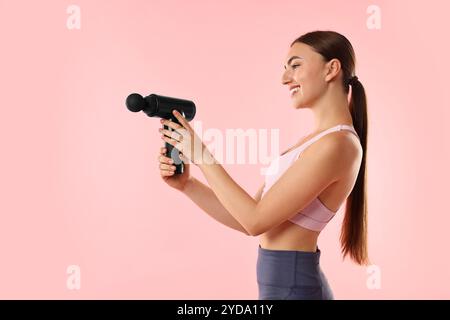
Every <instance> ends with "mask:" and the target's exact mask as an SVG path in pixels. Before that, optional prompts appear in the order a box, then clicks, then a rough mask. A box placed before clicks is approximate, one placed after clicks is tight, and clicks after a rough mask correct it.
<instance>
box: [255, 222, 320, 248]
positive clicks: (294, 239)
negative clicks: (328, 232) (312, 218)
mask: <svg viewBox="0 0 450 320" xmlns="http://www.w3.org/2000/svg"><path fill="white" fill-rule="evenodd" d="M319 234H320V232H317V231H312V230H308V229H305V228H302V227H300V226H298V225H296V224H294V223H292V222H290V221H285V222H283V223H282V224H280V225H279V226H278V227H275V228H273V229H271V230H269V231H267V232H265V233H263V234H261V235H260V237H259V244H260V245H261V247H262V248H264V249H270V250H297V251H309V252H315V251H316V249H317V238H318V237H319Z"/></svg>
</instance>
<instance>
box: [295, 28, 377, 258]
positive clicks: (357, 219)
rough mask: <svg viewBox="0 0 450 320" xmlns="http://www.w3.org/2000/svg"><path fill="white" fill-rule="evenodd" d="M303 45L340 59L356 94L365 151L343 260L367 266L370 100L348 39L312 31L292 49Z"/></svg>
mask: <svg viewBox="0 0 450 320" xmlns="http://www.w3.org/2000/svg"><path fill="white" fill-rule="evenodd" d="M296 42H301V43H304V44H306V45H309V46H310V47H312V49H313V50H314V51H316V52H317V53H319V54H321V55H322V56H323V58H324V59H325V61H330V60H331V59H338V60H339V61H340V63H341V69H342V72H343V77H342V81H343V87H344V88H345V93H347V94H348V92H349V89H350V86H349V83H351V86H352V95H351V100H350V106H349V108H350V113H351V115H352V119H353V126H354V128H355V130H356V132H357V133H358V135H359V138H360V142H361V146H362V149H363V157H362V162H361V167H360V169H359V173H358V178H357V179H356V183H355V185H354V187H353V190H352V192H351V193H350V195H349V196H348V199H347V203H346V208H345V215H344V220H343V224H342V228H341V235H340V242H341V248H342V255H343V257H342V258H343V259H344V258H345V256H346V255H347V254H349V255H350V258H351V259H353V260H354V261H355V262H356V263H358V264H360V265H362V264H364V265H367V264H368V263H369V257H368V252H367V197H366V189H367V179H366V177H367V175H366V155H367V100H366V93H365V90H364V87H363V85H362V83H361V82H360V81H359V80H358V79H357V78H356V80H355V78H354V79H353V80H352V82H349V80H350V79H351V78H352V77H353V76H355V52H354V51H353V47H352V45H351V43H350V41H348V39H347V38H346V37H344V36H343V35H342V34H340V33H337V32H334V31H312V32H308V33H306V34H304V35H302V36H300V37H299V38H297V39H295V40H294V42H292V44H291V47H292V46H293V45H294V44H295V43H296Z"/></svg>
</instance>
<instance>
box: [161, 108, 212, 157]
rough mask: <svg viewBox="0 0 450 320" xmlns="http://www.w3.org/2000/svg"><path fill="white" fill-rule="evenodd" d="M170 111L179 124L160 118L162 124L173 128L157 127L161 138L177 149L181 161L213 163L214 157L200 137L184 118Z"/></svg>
mask: <svg viewBox="0 0 450 320" xmlns="http://www.w3.org/2000/svg"><path fill="white" fill-rule="evenodd" d="M172 113H173V115H174V116H175V117H176V118H177V120H178V122H179V123H180V124H181V125H180V124H178V123H175V122H173V121H169V120H166V119H161V123H162V124H164V125H166V126H168V127H170V128H172V129H174V130H173V131H170V130H165V129H162V128H161V129H159V132H160V133H162V134H163V136H162V137H161V138H162V139H163V140H164V141H165V142H167V143H169V144H171V145H172V146H174V148H176V149H178V151H179V153H180V159H181V160H183V162H186V161H190V162H192V163H193V164H195V165H198V164H201V163H206V164H212V163H215V162H216V161H215V159H214V157H213V156H212V154H211V153H210V152H209V150H208V148H207V147H206V146H205V145H204V143H203V142H202V140H201V139H200V137H199V136H198V135H197V134H196V133H195V131H194V129H192V127H191V126H190V125H189V122H188V121H187V120H186V118H185V117H183V116H182V115H181V114H180V113H179V112H178V111H176V110H174V111H173V112H172Z"/></svg>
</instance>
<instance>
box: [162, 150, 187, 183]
mask: <svg viewBox="0 0 450 320" xmlns="http://www.w3.org/2000/svg"><path fill="white" fill-rule="evenodd" d="M166 152H167V149H166V148H164V147H162V148H161V150H160V154H159V155H158V161H159V169H160V174H161V178H162V179H163V180H164V182H165V183H167V184H168V185H169V186H171V187H172V188H174V189H177V190H179V191H183V189H184V188H185V187H186V184H187V183H188V181H189V178H190V173H189V171H190V170H189V164H188V163H185V164H184V171H183V173H181V174H174V172H175V165H174V163H173V160H172V159H171V158H169V157H166ZM183 162H184V161H183Z"/></svg>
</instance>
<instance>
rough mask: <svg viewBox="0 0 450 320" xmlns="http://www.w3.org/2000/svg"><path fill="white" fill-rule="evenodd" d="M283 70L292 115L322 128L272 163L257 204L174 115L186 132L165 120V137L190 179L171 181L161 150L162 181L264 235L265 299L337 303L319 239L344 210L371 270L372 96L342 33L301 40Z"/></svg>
mask: <svg viewBox="0 0 450 320" xmlns="http://www.w3.org/2000/svg"><path fill="white" fill-rule="evenodd" d="M284 68H285V71H284V73H283V76H282V83H283V84H284V85H286V86H288V88H289V91H290V93H291V97H292V103H293V106H294V107H295V108H297V109H300V108H309V109H311V111H312V112H313V114H314V119H315V129H314V130H313V132H312V133H311V134H310V135H308V136H306V137H303V139H301V140H300V141H299V142H298V143H297V144H296V145H294V146H293V147H292V148H290V149H289V150H287V151H286V152H284V153H283V154H281V155H280V156H279V157H277V158H276V159H275V160H274V161H273V162H272V163H271V166H272V168H277V169H276V170H275V171H274V170H272V172H271V173H270V174H267V173H266V177H265V183H264V184H263V185H262V186H261V188H260V189H259V190H258V192H257V193H256V195H255V196H254V197H251V196H250V195H249V194H248V193H247V192H245V190H243V189H242V188H241V187H240V186H239V185H238V184H237V183H236V182H235V181H234V180H233V179H232V178H231V177H230V176H229V175H228V174H227V172H226V171H225V170H224V168H223V167H222V166H221V165H220V164H219V163H218V162H217V161H215V159H214V157H213V156H212V155H211V153H209V152H208V149H207V148H206V146H205V145H204V144H203V143H201V147H202V148H201V152H194V148H193V145H194V143H193V142H195V141H197V142H198V141H199V140H200V138H199V137H198V136H197V135H196V134H195V132H194V131H193V129H192V128H191V127H190V125H189V123H188V122H187V121H186V120H185V119H184V118H183V117H182V116H181V115H180V114H177V113H176V112H175V115H176V117H177V119H178V120H179V121H180V123H181V125H178V124H175V123H173V122H168V121H164V120H162V122H163V123H164V124H166V125H168V126H170V127H171V128H172V129H174V131H169V130H163V129H160V132H162V133H163V136H162V139H163V140H164V141H166V142H168V143H170V144H171V145H174V146H175V147H176V148H177V149H178V150H179V152H180V155H181V156H180V157H181V159H182V160H183V162H185V172H184V173H183V174H181V175H174V174H173V171H174V169H175V167H174V166H173V165H172V164H173V163H171V162H170V158H167V157H165V156H164V153H165V149H164V148H162V149H161V154H160V155H159V156H158V160H159V162H160V170H161V176H162V178H163V179H164V181H165V182H166V183H167V184H168V185H169V186H171V187H173V188H175V189H178V190H180V191H182V192H184V193H185V194H186V195H187V196H188V197H189V198H190V199H192V201H193V202H195V203H196V204H197V205H198V206H199V207H200V208H202V209H203V210H204V211H205V212H206V213H207V214H209V215H210V216H211V217H212V218H214V219H216V220H217V221H219V222H220V223H223V224H224V225H226V226H229V227H230V228H233V229H236V230H238V231H241V232H243V233H245V234H247V235H251V236H260V244H259V247H258V261H257V280H258V289H259V299H334V296H333V292H332V290H331V288H330V286H329V284H328V281H327V279H326V277H325V275H324V273H323V272H322V269H321V267H320V264H319V260H320V254H321V251H320V250H319V248H318V246H317V239H318V236H319V234H320V232H321V231H322V230H323V229H324V227H325V226H326V224H327V222H328V221H330V220H331V219H332V218H333V216H334V215H335V214H336V212H337V211H338V210H339V208H340V207H341V206H342V204H343V203H344V201H346V207H345V215H344V220H343V225H342V229H341V237H340V242H341V247H342V254H343V257H344V258H345V256H346V255H347V254H348V255H349V256H350V257H351V258H352V259H353V260H354V261H355V262H356V263H358V264H361V265H363V264H365V265H366V264H368V253H367V200H366V170H365V169H366V149H367V105H366V96H365V91H364V87H363V85H362V84H361V82H360V81H359V80H358V78H357V77H356V76H355V74H354V72H355V54H354V51H353V47H352V45H351V44H350V42H349V41H348V40H347V38H346V37H344V36H343V35H341V34H339V33H337V32H333V31H314V32H309V33H306V34H304V35H302V36H301V37H299V38H298V39H296V40H295V41H294V42H293V43H292V44H291V46H290V49H289V52H288V55H287V59H286V65H285V67H284ZM200 142H201V141H200ZM189 162H192V163H194V164H195V165H197V166H198V167H199V168H200V170H201V172H202V173H203V175H204V176H205V178H206V180H207V182H208V184H209V186H210V187H208V186H206V185H204V184H203V183H201V182H200V181H198V180H197V179H195V178H194V177H192V176H190V174H189ZM270 171H271V170H268V172H270ZM274 172H275V173H274Z"/></svg>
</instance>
